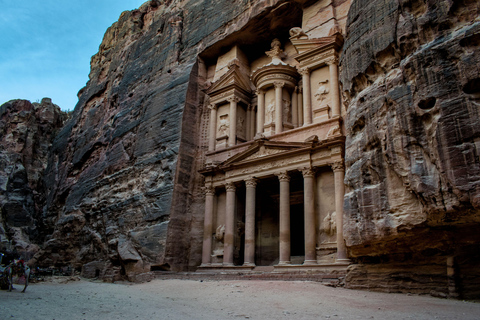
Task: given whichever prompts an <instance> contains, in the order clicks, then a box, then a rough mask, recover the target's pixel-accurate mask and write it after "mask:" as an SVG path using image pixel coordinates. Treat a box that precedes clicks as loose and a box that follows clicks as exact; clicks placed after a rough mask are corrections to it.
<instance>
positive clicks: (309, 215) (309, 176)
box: [302, 168, 317, 265]
mask: <svg viewBox="0 0 480 320" xmlns="http://www.w3.org/2000/svg"><path fill="white" fill-rule="evenodd" d="M302 174H303V188H304V190H303V193H304V197H305V198H304V204H305V262H304V264H306V265H308V264H316V263H317V252H316V244H317V241H316V240H317V239H316V238H317V236H316V234H315V201H314V199H315V194H314V192H315V191H314V178H315V172H314V171H313V170H312V168H304V169H303V170H302Z"/></svg>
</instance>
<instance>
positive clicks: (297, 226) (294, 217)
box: [290, 203, 305, 256]
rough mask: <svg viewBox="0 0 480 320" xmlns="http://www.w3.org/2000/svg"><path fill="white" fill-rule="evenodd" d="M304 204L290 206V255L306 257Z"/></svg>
mask: <svg viewBox="0 0 480 320" xmlns="http://www.w3.org/2000/svg"><path fill="white" fill-rule="evenodd" d="M303 207H304V206H303V203H298V204H293V205H291V206H290V254H291V255H292V256H304V255H305V226H304V224H305V216H304V214H303Z"/></svg>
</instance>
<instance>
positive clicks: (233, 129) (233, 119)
mask: <svg viewBox="0 0 480 320" xmlns="http://www.w3.org/2000/svg"><path fill="white" fill-rule="evenodd" d="M227 100H228V102H230V114H229V118H230V131H229V134H228V146H229V147H233V146H234V145H235V144H236V143H237V103H238V101H240V99H238V98H237V97H231V98H228V99H227Z"/></svg>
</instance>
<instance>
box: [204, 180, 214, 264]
mask: <svg viewBox="0 0 480 320" xmlns="http://www.w3.org/2000/svg"><path fill="white" fill-rule="evenodd" d="M214 202H215V189H214V188H213V187H211V186H205V220H204V222H203V249H202V266H208V265H210V264H211V262H212V234H213V209H214Z"/></svg>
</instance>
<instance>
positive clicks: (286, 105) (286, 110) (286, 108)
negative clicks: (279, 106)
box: [283, 99, 292, 122]
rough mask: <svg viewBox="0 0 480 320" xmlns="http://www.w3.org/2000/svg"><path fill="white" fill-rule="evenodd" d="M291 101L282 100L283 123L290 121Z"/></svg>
mask: <svg viewBox="0 0 480 320" xmlns="http://www.w3.org/2000/svg"><path fill="white" fill-rule="evenodd" d="M291 105H292V103H291V101H290V100H288V99H283V119H284V120H285V121H288V122H291V119H292V108H291Z"/></svg>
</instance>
